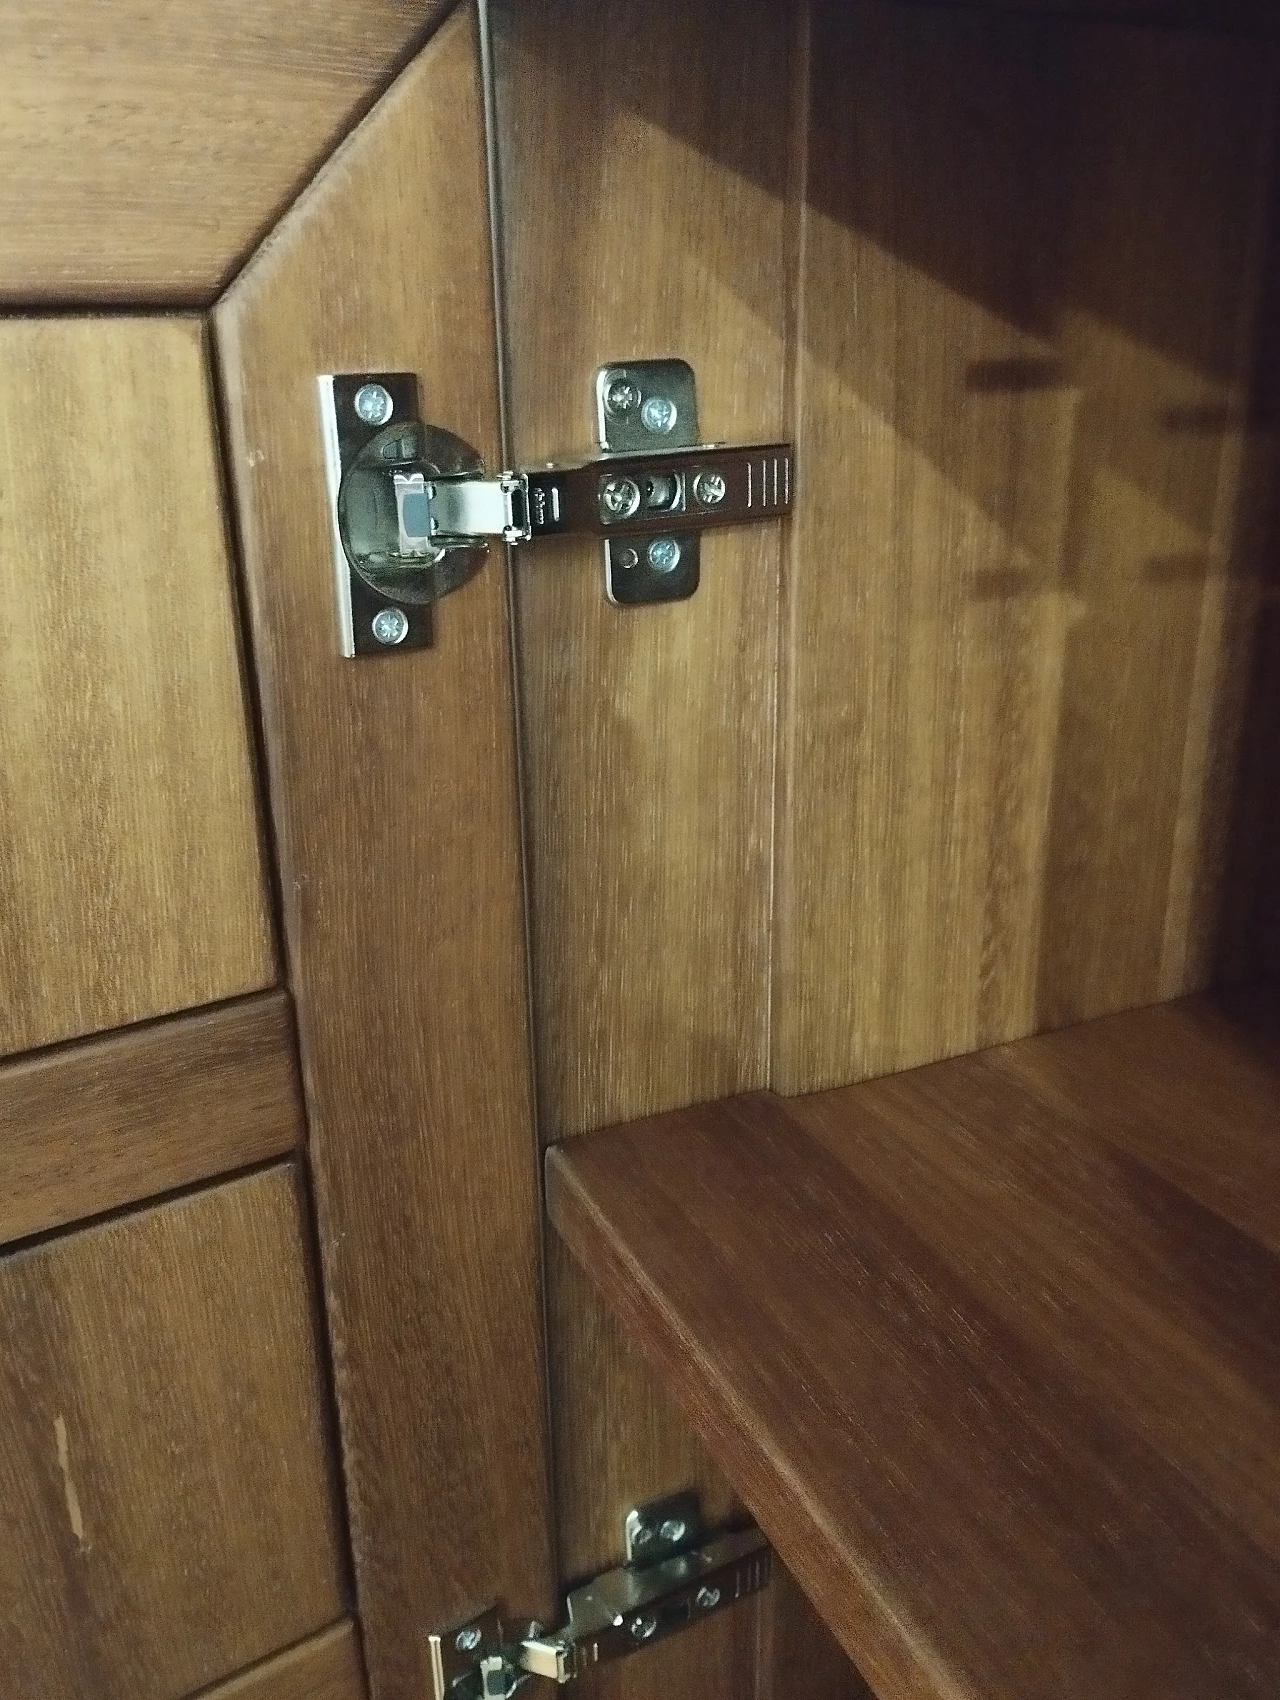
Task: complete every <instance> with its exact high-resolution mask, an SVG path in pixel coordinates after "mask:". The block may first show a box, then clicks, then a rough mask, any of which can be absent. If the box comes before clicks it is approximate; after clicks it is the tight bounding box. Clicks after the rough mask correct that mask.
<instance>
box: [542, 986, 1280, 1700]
mask: <svg viewBox="0 0 1280 1700" xmlns="http://www.w3.org/2000/svg"><path fill="white" fill-rule="evenodd" d="M548 1196H549V1205H550V1210H551V1215H552V1218H553V1220H554V1222H555V1225H556V1227H557V1228H558V1230H559V1232H560V1233H561V1235H562V1236H563V1237H564V1239H565V1240H566V1241H567V1243H568V1244H569V1246H570V1247H571V1248H572V1250H573V1252H574V1253H575V1255H576V1256H577V1257H578V1259H579V1260H580V1261H581V1263H582V1264H583V1265H584V1266H585V1268H586V1269H587V1271H588V1272H589V1273H590V1275H591V1276H592V1277H593V1278H594V1280H595V1281H596V1282H597V1284H598V1285H599V1287H600V1289H601V1291H602V1292H603V1293H604V1295H605V1297H606V1299H607V1300H608V1301H609V1303H610V1304H611V1306H612V1307H613V1309H614V1310H615V1311H616V1312H617V1314H618V1315H619V1317H620V1318H621V1320H622V1322H623V1324H624V1325H625V1327H626V1328H627V1330H628V1332H629V1333H630V1335H631V1336H632V1337H633V1338H634V1339H635V1340H636V1341H638V1343H639V1344H640V1345H641V1346H642V1347H643V1349H644V1350H645V1351H646V1352H647V1354H648V1355H649V1357H650V1358H651V1359H652V1360H653V1361H654V1363H655V1364H656V1365H657V1367H658V1370H659V1372H660V1374H661V1376H662V1378H663V1380H664V1381H665V1382H666V1384H667V1385H669V1386H670V1387H671V1388H672V1389H673V1391H674V1392H675V1393H676V1395H677V1396H678V1397H679V1399H680V1400H681V1402H682V1404H683V1405H684V1408H685V1410H686V1412H687V1414H688V1415H689V1417H690V1419H691V1420H692V1422H693V1424H694V1426H695V1427H696V1428H697V1430H698V1431H699V1432H700V1434H701V1435H702V1436H703V1438H704V1440H705V1441H706V1442H707V1444H708V1445H709V1447H710V1449H711V1451H712V1453H713V1455H714V1456H715V1457H716V1458H717V1460H718V1461H719V1463H720V1464H721V1466H722V1467H723V1468H724V1469H725V1471H726V1472H727V1474H728V1475H729V1477H730V1479H731V1480H732V1481H733V1482H734V1484H735V1486H736V1487H737V1489H738V1491H739V1492H740V1493H741V1494H742V1495H743V1497H744V1499H745V1500H746V1502H747V1504H748V1505H750V1507H751V1508H752V1510H753V1512H754V1513H755V1515H756V1516H757V1518H758V1519H759V1521H760V1523H761V1525H762V1526H763V1528H764V1529H765V1530H766V1531H767V1533H768V1534H769V1536H770V1537H771V1539H772V1540H773V1542H774V1544H775V1546H776V1547H777V1549H778V1552H779V1554H780V1556H781V1558H782V1559H783V1561H784V1562H785V1563H786V1565H787V1566H788V1568H789V1569H790V1570H791V1571H792V1572H793V1574H794V1575H795V1576H796V1577H797V1578H798V1580H799V1581H800V1582H801V1584H802V1585H803V1586H804V1588H805V1589H806V1591H807V1592H808V1593H809V1595H810V1597H811V1598H812V1600H813V1602H814V1604H815V1605H816V1606H817V1608H818V1609H819V1611H820V1612H821V1613H822V1615H823V1616H824V1617H825V1619H826V1621H827V1622H828V1624H829V1625H830V1626H831V1628H832V1629H833V1630H834V1631H835V1633H836V1634H837V1635H838V1636H839V1638H840V1640H841V1642H842V1643H843V1645H844V1647H845V1648H846V1650H847V1651H848V1652H849V1654H850V1655H851V1657H852V1658H853V1659H854V1660H855V1661H856V1662H857V1663H858V1665H859V1666H860V1668H861V1669H862V1671H863V1673H864V1675H865V1676H866V1677H867V1679H868V1680H869V1681H870V1682H871V1683H872V1685H873V1686H874V1687H875V1689H876V1691H877V1693H878V1694H879V1695H880V1696H881V1700H907V1697H911V1700H918V1697H921V1696H930V1697H942V1696H946V1697H947V1700H959V1697H960V1696H966V1697H967V1696H971V1695H972V1696H981V1697H982V1700H1051V1697H1052V1700H1083V1697H1086V1696H1087V1697H1088V1700H1122V1697H1123V1700H1193V1697H1194V1700H1236V1697H1238V1696H1263V1695H1265V1696H1268V1697H1269V1700H1274V1697H1275V1696H1276V1695H1277V1694H1280V1003H1278V1002H1277V1001H1276V1000H1275V999H1274V998H1272V997H1271V996H1270V995H1269V994H1262V993H1258V994H1252V995H1250V996H1247V997H1239V998H1235V999H1231V1000H1214V1001H1210V1000H1207V999H1193V1000H1190V1001H1187V1002H1183V1003H1180V1004H1173V1005H1166V1006H1162V1007H1160V1008H1156V1009H1149V1010H1141V1011H1138V1012H1135V1013H1132V1014H1126V1015H1121V1016H1116V1017H1111V1018H1108V1019H1107V1020H1104V1021H1098V1022H1093V1023H1090V1024H1089V1025H1087V1026H1084V1027H1078V1028H1075V1029H1072V1030H1069V1031H1067V1032H1063V1033H1058V1034H1054V1035H1050V1036H1047V1037H1041V1038H1036V1039H1030V1040H1025V1041H1022V1042H1020V1043H1018V1044H1014V1045H1008V1046H1004V1047H1002V1048H1000V1049H998V1050H995V1051H989V1052H986V1053H984V1054H982V1055H979V1056H973V1057H965V1058H960V1059H957V1060H954V1061H950V1062H944V1063H939V1064H936V1065H934V1066H933V1067H930V1068H925V1069H920V1070H917V1071H915V1072H914V1073H911V1074H906V1075H900V1076H897V1077H895V1078H890V1079H886V1080H880V1081H876V1082H872V1083H868V1084H864V1085H860V1086H853V1087H847V1088H844V1089H843V1090H840V1091H834V1092H826V1093H821V1094H818V1095H816V1096H814V1097H810V1098H803V1099H795V1100H790V1101H784V1100H782V1099H780V1098H777V1097H774V1096H773V1095H772V1094H769V1093H759V1094H754V1095H752V1096H749V1097H742V1098H736V1099H730V1100H727V1101H724V1102H721V1103H715V1104H708V1105H703V1106H701V1107H698V1108H695V1109H690V1110H682V1111H678V1112H675V1113H673V1114H670V1115H665V1116H660V1117H656V1118H652V1119H650V1120H648V1121H645V1122H639V1123H634V1124H631V1125H629V1126H625V1127H619V1128H612V1129H609V1130H607V1131H605V1132H603V1133H598V1134H592V1135H588V1136H586V1137H584V1138H581V1139H576V1140H573V1141H571V1142H569V1143H567V1144H565V1145H562V1146H560V1147H558V1148H556V1149H554V1150H553V1151H551V1152H550V1153H549V1155H548Z"/></svg>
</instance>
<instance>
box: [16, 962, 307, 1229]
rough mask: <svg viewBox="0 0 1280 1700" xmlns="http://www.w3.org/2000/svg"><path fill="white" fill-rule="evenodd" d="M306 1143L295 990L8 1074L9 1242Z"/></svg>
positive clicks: (45, 1057)
mask: <svg viewBox="0 0 1280 1700" xmlns="http://www.w3.org/2000/svg"><path fill="white" fill-rule="evenodd" d="M303 1137H304V1128H303V1122H302V1092H301V1085H300V1082H299V1079H298V1065H297V1059H296V1054H295V1051H294V1042H293V1019H292V1016H291V1013H290V1010H289V1000H288V998H287V997H286V996H285V994H284V993H283V992H267V993H264V994H263V995H262V996H260V997H254V998H247V999H245V1000H244V1002H242V1003H234V1004H228V1005H226V1006H224V1007H223V1008H221V1009H213V1010H202V1011H201V1012H200V1013H199V1014H196V1015H184V1016H178V1017H176V1018H175V1019H173V1020H171V1021H163V1022H159V1023H157V1024H156V1025H155V1026H149V1027H141V1028H131V1029H127V1030H126V1031H125V1032H123V1033H115V1034H112V1035H111V1036H110V1037H108V1038H105V1039H92V1040H89V1041H87V1042H85V1043H83V1044H78V1045H74V1046H71V1047H69V1048H67V1049H65V1050H56V1051H46V1052H43V1053H42V1054H41V1055H39V1056H35V1057H25V1058H23V1059H22V1060H21V1061H19V1062H15V1063H11V1064H9V1066H8V1067H6V1068H0V1241H4V1240H12V1239H17V1238H19V1237H20V1236H21V1235H23V1234H34V1233H40V1232H43V1231H45V1230H47V1229H50V1228H57V1227H61V1226H62V1225H63V1224H64V1223H67V1222H73V1221H75V1220H76V1219H77V1218H79V1217H84V1216H93V1215H96V1214H98V1213H99V1212H101V1211H105V1210H115V1209H117V1208H118V1207H119V1206H120V1205H122V1204H133V1203H136V1202H137V1201H138V1200H139V1199H143V1198H147V1197H150V1196H154V1195H155V1194H156V1193H161V1192H167V1191H170V1190H171V1189H173V1188H175V1187H180V1186H189V1185H190V1184H191V1183H192V1182H193V1181H201V1180H210V1179H212V1178H213V1177H214V1176H215V1175H218V1174H222V1173H225V1172H226V1171H227V1170H230V1169H237V1168H244V1167H247V1166H248V1165H249V1164H250V1163H258V1162H262V1161H264V1160H266V1159H267V1158H270V1157H280V1156H283V1155H284V1154H285V1153H286V1152H288V1151H291V1150H293V1149H294V1148H296V1147H297V1146H299V1145H301V1143H302V1141H303Z"/></svg>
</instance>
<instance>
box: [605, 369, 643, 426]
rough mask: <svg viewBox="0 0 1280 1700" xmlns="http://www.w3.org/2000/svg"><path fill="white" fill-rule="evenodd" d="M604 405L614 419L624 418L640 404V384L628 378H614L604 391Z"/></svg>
mask: <svg viewBox="0 0 1280 1700" xmlns="http://www.w3.org/2000/svg"><path fill="white" fill-rule="evenodd" d="M604 405H605V408H606V409H607V411H608V412H609V413H610V414H612V416H613V417H614V418H615V419H625V418H626V416H627V415H628V414H629V413H634V412H635V410H636V408H637V407H639V405H640V386H639V384H637V383H634V382H633V381H632V380H631V379H630V378H615V379H614V380H613V382H612V383H611V384H610V385H609V387H608V389H607V390H606V391H605V392H604Z"/></svg>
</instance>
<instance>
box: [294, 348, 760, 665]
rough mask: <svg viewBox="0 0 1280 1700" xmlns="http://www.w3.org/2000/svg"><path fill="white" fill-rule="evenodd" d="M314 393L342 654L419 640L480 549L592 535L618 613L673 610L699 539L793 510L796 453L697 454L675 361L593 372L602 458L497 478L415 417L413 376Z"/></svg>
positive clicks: (424, 640)
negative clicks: (712, 530) (657, 607)
mask: <svg viewBox="0 0 1280 1700" xmlns="http://www.w3.org/2000/svg"><path fill="white" fill-rule="evenodd" d="M318 384H319V395H320V417H321V430H322V437H323V443H324V458H325V474H326V479H327V483H328V492H329V513H330V527H331V532H332V546H333V558H334V570H335V573H336V577H337V592H338V625H339V641H340V647H341V649H342V653H343V654H344V655H376V654H386V653H387V652H388V651H390V650H397V649H420V648H423V647H425V646H426V645H428V644H430V642H431V638H432V626H431V604H432V603H433V602H436V601H438V600H439V599H440V598H441V597H442V596H444V595H446V594H447V593H448V592H449V591H451V590H456V589H457V588H458V587H459V586H460V585H461V584H463V583H465V582H466V580H467V579H469V578H470V577H471V576H472V574H473V573H475V572H476V571H477V570H478V569H479V567H480V566H481V565H482V564H483V562H484V559H485V554H486V551H487V549H488V544H489V540H490V539H495V540H499V541H502V542H504V543H507V544H510V545H515V544H523V543H530V542H535V541H537V540H538V539H539V538H544V537H546V538H549V537H562V536H592V537H597V538H599V539H600V540H601V542H602V545H603V553H604V569H605V590H606V593H607V595H608V597H609V600H610V601H611V602H612V603H614V604H615V606H618V607H628V606H636V605H639V604H645V603H654V602H677V601H681V600H683V599H684V598H685V597H688V596H692V595H693V593H694V591H695V590H696V589H697V587H698V579H699V575H700V543H699V539H700V537H701V534H702V532H703V531H704V530H706V529H707V528H708V527H711V526H731V525H744V524H749V523H752V522H754V521H756V520H763V519H777V518H779V517H781V516H782V515H783V514H785V513H787V512H788V511H789V510H790V507H791V491H792V483H793V477H792V459H793V457H792V450H791V445H790V444H789V443H761V444H752V445H747V446H737V445H733V446H731V445H727V444H723V443H705V444H704V443H700V442H699V440H698V438H699V433H698V405H697V388H696V383H695V380H694V374H693V369H692V367H690V366H689V365H688V364H687V362H685V361H683V360H631V361H626V362H614V363H613V364H611V365H608V366H602V367H601V368H600V370H599V371H598V372H597V373H596V377H595V411H596V431H597V436H598V438H599V452H598V453H596V454H594V455H592V456H590V457H588V458H587V459H585V460H575V461H565V462H558V461H553V462H549V463H548V464H547V465H545V466H540V467H530V468H527V469H525V470H517V471H514V472H502V473H500V474H499V475H498V477H496V478H489V477H486V475H485V471H484V466H483V464H482V462H481V459H480V456H479V455H478V454H477V452H476V451H475V450H474V449H473V448H471V447H470V445H469V444H467V443H464V442H463V441H462V440H461V439H460V438H458V437H455V436H453V434H452V433H451V432H449V431H445V430H442V429H441V428H440V427H438V426H434V425H427V424H424V423H423V422H422V420H421V418H420V417H419V397H418V380H417V378H416V377H415V376H414V374H413V373H412V372H357V373H336V374H335V373H329V374H326V375H324V376H322V377H321V378H320V379H318Z"/></svg>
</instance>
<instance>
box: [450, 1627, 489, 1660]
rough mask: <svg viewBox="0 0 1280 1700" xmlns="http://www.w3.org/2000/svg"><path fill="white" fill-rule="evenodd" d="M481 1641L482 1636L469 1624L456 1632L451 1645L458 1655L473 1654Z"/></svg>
mask: <svg viewBox="0 0 1280 1700" xmlns="http://www.w3.org/2000/svg"><path fill="white" fill-rule="evenodd" d="M483 1640H484V1636H483V1635H482V1634H481V1632H480V1631H479V1630H478V1629H477V1628H476V1626H475V1625H474V1624H469V1625H468V1627H467V1628H466V1629H460V1630H459V1631H458V1633H457V1636H456V1638H455V1640H454V1643H453V1644H454V1646H455V1647H456V1648H457V1649H458V1651H459V1652H460V1653H474V1652H475V1650H476V1648H477V1647H478V1646H479V1645H480V1643H481V1641H483Z"/></svg>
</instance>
